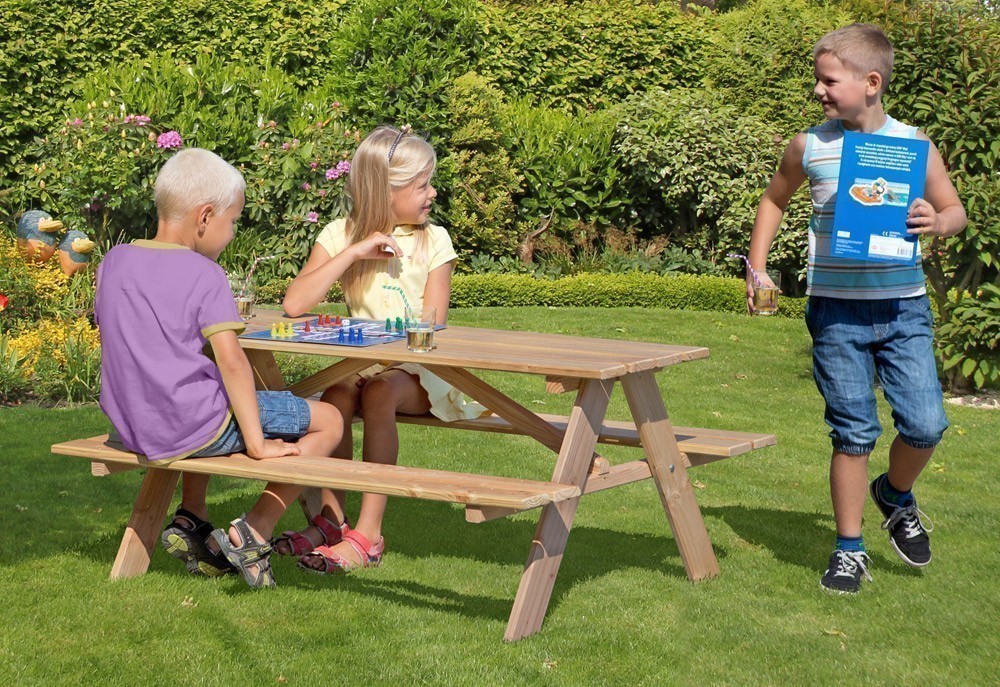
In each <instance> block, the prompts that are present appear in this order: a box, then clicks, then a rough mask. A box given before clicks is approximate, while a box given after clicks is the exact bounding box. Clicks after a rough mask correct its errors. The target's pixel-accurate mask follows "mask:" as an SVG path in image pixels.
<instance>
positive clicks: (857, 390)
mask: <svg viewBox="0 0 1000 687" xmlns="http://www.w3.org/2000/svg"><path fill="white" fill-rule="evenodd" d="M932 325H933V316H932V315H931V310H930V302H929V301H928V299H927V296H918V297H915V298H892V299H886V300H873V301H865V300H849V299H841V298H826V297H821V296H810V297H809V302H808V305H807V306H806V326H808V327H809V333H810V334H811V335H812V339H813V377H814V378H815V380H816V386H817V387H819V392H820V393H821V394H822V395H823V399H824V400H825V401H826V418H825V419H826V423H827V424H828V425H829V426H830V430H831V431H830V438H831V439H832V440H833V448H834V450H835V451H838V452H841V453H849V454H854V455H861V454H868V453H871V452H872V450H873V449H874V448H875V440H876V439H878V437H879V435H881V434H882V425H881V424H879V420H878V410H877V405H876V401H875V388H874V387H875V381H876V380H877V381H878V382H879V383H880V384H881V386H882V391H883V393H884V394H885V399H886V401H888V402H889V405H890V406H891V407H892V420H893V424H894V425H895V427H896V431H897V432H898V433H899V437H900V439H902V440H903V441H904V442H905V443H907V444H908V445H910V446H912V447H914V448H932V447H934V446H936V445H937V444H938V442H940V441H941V436H942V435H943V434H944V431H945V430H946V429H947V428H948V419H947V418H946V417H945V414H944V404H943V396H942V394H941V384H940V382H939V381H938V376H937V364H936V363H935V359H934V350H933V333H932Z"/></svg>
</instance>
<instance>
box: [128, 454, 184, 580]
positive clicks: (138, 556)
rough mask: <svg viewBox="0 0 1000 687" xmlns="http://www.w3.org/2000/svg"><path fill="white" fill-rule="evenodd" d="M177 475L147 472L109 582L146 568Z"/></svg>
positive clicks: (162, 471) (161, 525)
mask: <svg viewBox="0 0 1000 687" xmlns="http://www.w3.org/2000/svg"><path fill="white" fill-rule="evenodd" d="M179 477H180V474H179V473H177V472H171V471H169V470H158V469H149V470H147V471H146V476H145V477H144V478H143V480H142V486H140V487H139V495H138V496H137V497H136V499H135V506H133V508H132V517H130V518H129V521H128V526H127V527H126V528H125V535H124V536H123V537H122V543H121V545H120V546H119V547H118V555H117V556H116V557H115V563H114V565H113V566H111V579H113V580H117V579H119V578H122V577H135V576H136V575H142V574H143V573H145V572H146V570H148V569H149V559H150V557H151V556H152V555H153V548H154V547H155V546H156V542H157V540H158V539H159V536H160V530H161V529H162V528H163V521H164V519H165V518H166V517H167V508H168V507H169V506H170V501H171V500H172V499H173V497H174V491H175V490H176V488H177V480H178V478H179Z"/></svg>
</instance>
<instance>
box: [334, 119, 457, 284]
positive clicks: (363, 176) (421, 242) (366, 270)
mask: <svg viewBox="0 0 1000 687" xmlns="http://www.w3.org/2000/svg"><path fill="white" fill-rule="evenodd" d="M436 165H437V156H436V155H435V154H434V149H433V148H431V146H430V144H429V143H427V141H425V140H424V139H422V138H420V137H419V136H416V135H413V134H411V133H410V132H409V128H406V127H404V129H402V130H401V129H397V128H395V127H392V126H380V127H379V128H377V129H375V130H374V131H372V132H371V133H370V134H368V136H366V137H365V140H363V141H362V142H361V145H360V146H358V149H357V151H356V152H355V153H354V158H353V160H352V161H351V172H350V176H348V178H347V193H348V195H349V196H350V198H351V202H352V205H351V212H350V214H349V215H348V218H347V240H348V242H349V243H352V244H353V243H357V242H358V241H363V240H364V239H366V238H367V237H369V236H371V235H372V234H373V233H375V232H377V231H378V232H382V233H384V234H391V233H392V230H393V229H394V228H395V216H394V215H393V213H392V192H393V191H394V190H398V189H402V188H405V187H407V186H409V185H410V184H412V183H413V182H414V180H415V179H416V178H417V177H419V176H420V175H421V174H426V173H429V174H431V175H433V174H434V168H435V166H436ZM426 228H427V224H426V223H424V224H422V225H420V226H418V227H416V229H418V231H417V235H416V238H417V244H416V248H415V250H414V254H413V255H412V256H411V260H414V261H416V262H422V261H424V260H426V253H427V240H426V237H427V235H426V233H425V232H424V231H423V230H424V229H426ZM384 269H385V265H384V264H383V263H382V262H381V261H378V260H359V261H357V262H355V263H354V264H352V265H351V266H350V267H349V268H348V269H347V270H346V271H345V272H344V274H343V276H342V277H341V279H340V283H341V286H342V287H343V289H344V293H345V295H346V296H347V297H348V299H349V300H352V301H357V300H359V299H360V298H361V296H362V295H363V294H364V293H365V291H366V290H367V288H368V286H369V284H371V282H372V280H373V279H374V278H375V274H376V273H377V272H379V271H381V270H384Z"/></svg>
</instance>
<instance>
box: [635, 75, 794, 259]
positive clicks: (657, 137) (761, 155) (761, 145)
mask: <svg viewBox="0 0 1000 687" xmlns="http://www.w3.org/2000/svg"><path fill="white" fill-rule="evenodd" d="M783 143H784V141H783V140H782V139H781V138H780V137H779V136H777V135H776V134H775V131H774V129H773V127H772V126H771V125H769V124H767V123H765V122H764V121H762V120H761V119H759V118H757V117H755V116H753V115H747V114H743V113H741V112H740V111H739V110H738V109H737V108H736V107H733V106H731V105H729V104H727V103H726V102H725V100H724V99H723V97H722V95H721V94H718V93H714V92H712V91H707V90H702V91H662V90H654V91H650V92H649V93H646V94H643V95H638V96H635V97H633V98H630V99H629V100H628V101H627V102H626V104H625V105H624V107H623V108H622V117H621V121H620V123H619V125H618V133H617V136H616V142H615V148H616V150H617V151H618V152H619V154H620V155H621V157H622V163H623V165H624V166H625V168H626V169H627V171H628V173H629V175H630V177H631V180H632V183H633V185H634V186H635V190H634V191H633V197H635V198H637V199H638V198H643V199H645V203H644V204H643V205H638V204H637V209H639V212H640V219H641V220H644V221H645V222H647V223H648V225H652V226H653V227H659V228H660V231H662V230H663V228H664V227H666V226H671V225H673V226H675V229H674V230H673V232H671V233H670V234H668V237H669V238H670V239H672V241H673V242H680V243H683V244H684V245H685V246H687V247H700V248H702V249H703V250H706V251H708V253H709V254H710V255H713V256H714V259H715V260H716V261H718V260H722V259H724V258H725V254H726V253H727V252H728V251H729V248H730V246H729V245H721V246H720V245H719V231H718V229H719V221H720V219H721V218H722V216H723V215H724V214H725V213H726V212H727V210H729V208H730V207H731V206H732V205H733V204H734V203H735V202H737V201H740V200H743V201H744V202H746V199H747V198H752V197H757V198H758V199H759V197H760V195H761V194H762V193H763V190H764V188H766V186H767V183H768V181H769V180H770V178H771V175H772V174H773V173H774V170H775V169H776V168H777V163H778V160H779V159H780V157H781V153H782V151H783V145H782V144H783ZM741 252H742V251H741Z"/></svg>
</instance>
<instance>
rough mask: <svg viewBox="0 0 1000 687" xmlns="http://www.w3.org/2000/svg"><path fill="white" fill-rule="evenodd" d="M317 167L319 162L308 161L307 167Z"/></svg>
mask: <svg viewBox="0 0 1000 687" xmlns="http://www.w3.org/2000/svg"><path fill="white" fill-rule="evenodd" d="M317 167H319V163H318V162H310V163H309V169H316V168H317Z"/></svg>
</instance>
